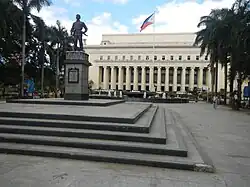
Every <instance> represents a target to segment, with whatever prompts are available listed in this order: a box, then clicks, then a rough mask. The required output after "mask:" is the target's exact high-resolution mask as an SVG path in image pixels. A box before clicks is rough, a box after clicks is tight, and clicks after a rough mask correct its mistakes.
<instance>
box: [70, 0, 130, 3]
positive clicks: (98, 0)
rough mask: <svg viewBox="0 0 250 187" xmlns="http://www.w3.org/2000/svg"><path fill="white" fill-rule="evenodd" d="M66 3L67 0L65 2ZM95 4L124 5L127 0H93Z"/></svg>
mask: <svg viewBox="0 0 250 187" xmlns="http://www.w3.org/2000/svg"><path fill="white" fill-rule="evenodd" d="M66 1H67V0H66ZM93 1H96V2H101V3H105V2H109V3H110V2H111V3H114V4H126V3H127V2H128V1H129V0H93Z"/></svg>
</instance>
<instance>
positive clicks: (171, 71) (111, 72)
mask: <svg viewBox="0 0 250 187" xmlns="http://www.w3.org/2000/svg"><path fill="white" fill-rule="evenodd" d="M194 39H195V34H193V33H169V34H168V33H166V34H165V33H164V34H154V35H153V34H112V35H103V36H102V42H101V44H100V45H86V46H85V50H86V52H87V53H88V54H89V60H90V62H91V63H92V66H91V67H90V71H89V80H92V81H93V82H94V84H93V88H94V89H99V88H101V89H113V90H131V91H132V90H136V91H137V90H138V91H143V90H147V91H159V92H162V91H181V92H184V91H188V90H193V89H194V88H200V89H201V88H208V89H209V90H211V88H212V87H211V86H212V85H211V71H210V68H209V67H208V64H209V58H208V57H206V56H203V57H200V48H198V47H194V46H193V43H194ZM223 71H224V70H223V69H222V68H221V67H219V71H218V90H220V89H223V88H224V72H223Z"/></svg>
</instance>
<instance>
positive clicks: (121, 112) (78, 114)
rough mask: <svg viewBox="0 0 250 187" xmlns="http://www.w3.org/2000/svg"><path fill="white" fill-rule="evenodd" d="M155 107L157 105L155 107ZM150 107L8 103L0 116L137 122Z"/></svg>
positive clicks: (142, 105) (148, 105)
mask: <svg viewBox="0 0 250 187" xmlns="http://www.w3.org/2000/svg"><path fill="white" fill-rule="evenodd" d="M155 107H156V106H154V107H153V108H155ZM150 109H151V111H150V112H151V113H152V110H153V109H152V104H129V103H121V104H117V105H113V106H109V107H85V106H70V105H68V106H64V107H62V106H58V105H44V104H40V105H30V104H18V103H6V108H1V107H0V116H1V117H10V118H28V119H46V120H64V121H65V120H67V121H86V122H98V123H99V122H109V123H126V124H135V123H137V121H138V120H140V119H141V117H143V116H144V114H145V113H147V112H148V111H149V110H150ZM149 114H150V113H149Z"/></svg>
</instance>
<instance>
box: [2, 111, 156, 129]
mask: <svg viewBox="0 0 250 187" xmlns="http://www.w3.org/2000/svg"><path fill="white" fill-rule="evenodd" d="M157 110H158V107H157V106H152V107H150V108H147V110H146V111H145V112H144V111H143V114H142V116H141V117H140V118H139V119H138V120H137V121H136V123H135V124H129V123H122V122H120V123H118V121H119V120H118V121H116V122H112V121H115V120H114V118H113V120H110V121H111V122H109V120H108V118H107V119H105V118H103V119H102V121H100V122H97V121H93V119H92V118H91V117H88V118H87V119H86V118H84V119H85V120H87V121H84V119H83V120H81V119H82V118H81V119H77V118H73V117H74V116H73V117H72V116H65V115H56V116H55V114H51V116H52V117H51V119H50V117H49V116H48V115H43V114H39V115H41V116H40V118H38V117H39V116H33V115H32V114H30V113H15V112H0V116H2V117H0V124H5V125H27V126H34V125H35V126H41V127H59V128H74V129H93V130H108V131H120V132H134V133H149V131H150V128H151V124H152V122H153V119H154V117H155V115H156V113H157ZM32 117H33V118H32ZM56 117H58V118H57V119H56ZM72 119H73V120H72ZM109 119H110V118H109ZM91 120H92V121H91ZM103 121H104V122H103ZM105 121H107V122H105Z"/></svg>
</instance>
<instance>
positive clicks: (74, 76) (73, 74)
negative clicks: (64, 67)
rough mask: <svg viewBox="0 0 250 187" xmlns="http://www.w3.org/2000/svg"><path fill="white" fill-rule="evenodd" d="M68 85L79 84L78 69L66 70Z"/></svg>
mask: <svg viewBox="0 0 250 187" xmlns="http://www.w3.org/2000/svg"><path fill="white" fill-rule="evenodd" d="M68 83H79V69H78V68H70V69H69V70H68Z"/></svg>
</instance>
